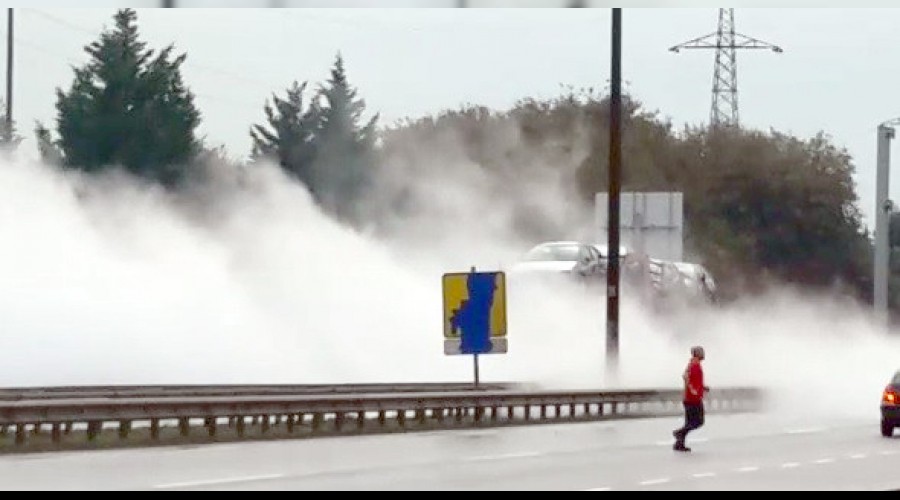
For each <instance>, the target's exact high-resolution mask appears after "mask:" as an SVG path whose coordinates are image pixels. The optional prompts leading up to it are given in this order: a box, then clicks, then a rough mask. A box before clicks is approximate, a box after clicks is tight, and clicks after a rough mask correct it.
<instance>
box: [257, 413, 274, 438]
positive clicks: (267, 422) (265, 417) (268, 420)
mask: <svg viewBox="0 0 900 500" xmlns="http://www.w3.org/2000/svg"><path fill="white" fill-rule="evenodd" d="M260 421H261V422H262V433H263V434H268V432H269V425H270V423H271V422H272V417H271V416H270V415H263V416H262V417H261V418H260Z"/></svg>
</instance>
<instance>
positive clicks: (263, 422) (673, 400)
mask: <svg viewBox="0 0 900 500" xmlns="http://www.w3.org/2000/svg"><path fill="white" fill-rule="evenodd" d="M682 395H683V391H681V390H641V391H608V392H597V391H567V392H559V391H555V392H544V391H510V390H501V391H484V392H475V391H459V392H421V393H381V394H379V393H373V394H321V395H248V396H228V397H223V396H201V397H180V396H172V397H164V398H148V397H136V398H128V397H124V398H118V399H108V398H75V399H45V400H22V401H0V436H5V435H6V434H8V433H9V431H10V430H11V429H12V430H14V432H15V439H14V442H15V444H16V445H18V446H22V445H25V444H27V441H28V439H27V436H28V435H29V434H30V435H32V436H36V435H40V434H41V433H43V432H44V430H45V429H46V428H47V427H49V430H50V437H51V442H52V443H54V444H59V443H60V442H61V440H62V436H63V435H64V434H68V433H70V432H72V430H73V426H75V425H76V424H77V425H82V426H86V435H87V439H88V441H93V440H95V439H96V438H97V437H98V436H99V435H100V434H101V432H102V430H103V429H104V428H109V427H110V426H114V427H115V428H117V429H118V437H119V439H121V440H127V439H128V438H129V436H130V435H131V434H132V432H134V430H135V429H136V424H143V426H144V427H149V436H148V437H149V439H150V441H151V442H154V441H159V440H160V436H161V433H162V431H163V428H164V423H167V422H171V421H174V422H176V427H177V429H178V433H179V434H180V437H182V438H184V437H188V436H190V434H191V429H192V428H196V427H200V428H204V429H205V430H206V432H207V433H208V435H209V437H210V438H213V439H215V438H216V437H217V435H218V434H219V433H220V430H224V429H227V430H228V432H230V433H232V434H233V435H234V436H235V437H236V438H247V437H252V436H248V434H249V433H248V432H247V424H248V421H249V422H250V425H251V426H258V427H259V432H258V433H255V434H254V435H255V436H259V437H262V436H265V435H266V434H268V433H269V432H270V430H271V428H272V425H273V424H274V425H276V426H281V425H282V424H283V425H284V430H285V431H286V435H292V434H297V433H298V432H300V431H302V432H303V435H305V436H316V435H334V434H335V433H345V432H353V431H356V432H392V431H396V430H400V431H403V430H416V429H417V428H419V429H422V428H428V429H442V428H459V427H473V426H474V427H478V426H492V425H521V424H534V423H550V422H573V421H594V420H605V419H615V418H633V417H650V416H663V415H670V414H677V413H679V412H680V411H681V399H682ZM762 396H763V395H762V393H761V391H759V390H757V389H753V388H732V389H721V390H717V391H713V392H711V393H710V394H709V395H708V400H707V401H708V402H707V409H708V410H709V411H710V412H740V411H753V410H756V409H758V408H759V407H760V405H761V403H762ZM29 429H30V433H29Z"/></svg>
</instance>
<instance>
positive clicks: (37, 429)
mask: <svg viewBox="0 0 900 500" xmlns="http://www.w3.org/2000/svg"><path fill="white" fill-rule="evenodd" d="M41 427H42V425H41V424H32V426H31V433H32V434H34V435H35V436H40V435H41Z"/></svg>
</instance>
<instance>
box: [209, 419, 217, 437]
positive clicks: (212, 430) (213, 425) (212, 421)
mask: <svg viewBox="0 0 900 500" xmlns="http://www.w3.org/2000/svg"><path fill="white" fill-rule="evenodd" d="M217 423H218V422H216V417H206V431H207V433H208V434H209V437H211V438H214V437H216V430H217V429H216V424H217Z"/></svg>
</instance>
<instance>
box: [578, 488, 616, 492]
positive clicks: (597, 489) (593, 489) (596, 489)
mask: <svg viewBox="0 0 900 500" xmlns="http://www.w3.org/2000/svg"><path fill="white" fill-rule="evenodd" d="M584 491H610V489H609V488H591V489H589V490H584Z"/></svg>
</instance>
